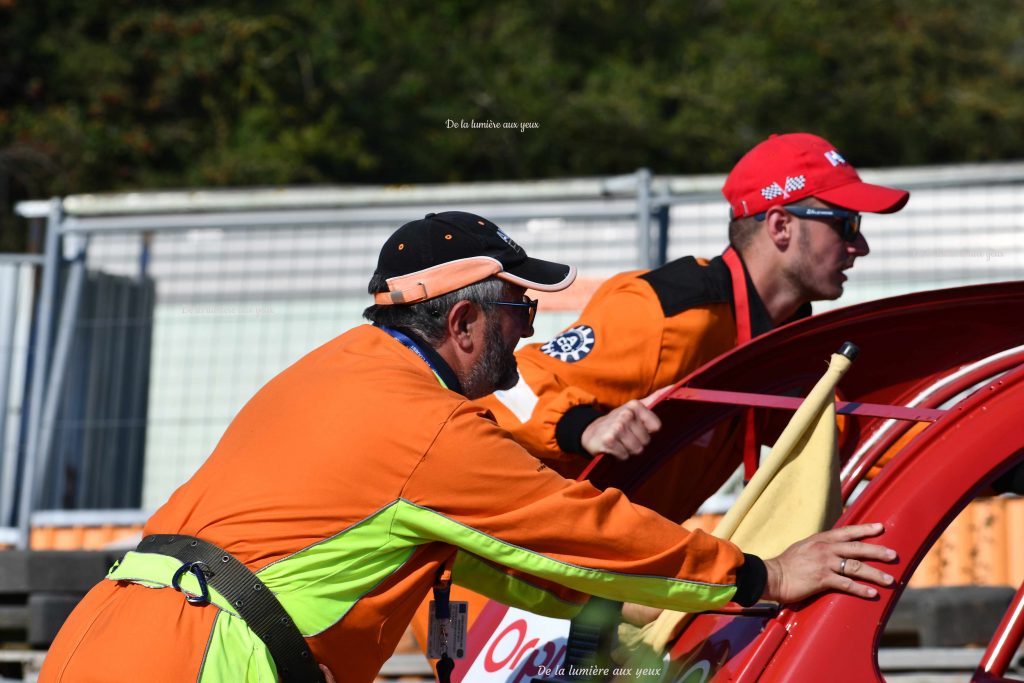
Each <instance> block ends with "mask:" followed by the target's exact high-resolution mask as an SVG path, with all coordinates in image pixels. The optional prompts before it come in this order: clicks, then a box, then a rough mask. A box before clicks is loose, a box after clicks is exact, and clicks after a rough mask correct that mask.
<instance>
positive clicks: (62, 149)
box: [0, 0, 1024, 245]
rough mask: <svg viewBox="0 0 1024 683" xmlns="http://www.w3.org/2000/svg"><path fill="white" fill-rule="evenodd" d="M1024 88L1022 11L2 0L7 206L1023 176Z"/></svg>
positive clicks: (609, 2)
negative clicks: (830, 162) (649, 183)
mask: <svg viewBox="0 0 1024 683" xmlns="http://www.w3.org/2000/svg"><path fill="white" fill-rule="evenodd" d="M1022 81H1024V6H1022V5H1021V3H1020V2H1019V0H986V1H985V2H967V1H966V0H961V1H959V2H956V1H953V0H859V1H858V2H856V3H836V2H826V1H825V0H788V1H787V2H781V1H779V0H728V1H727V0H691V1H690V2H670V1H668V0H652V1H650V2H647V3H633V2H624V1H618V0H594V1H592V2H567V1H565V0H552V1H550V2H546V3H519V2H507V3H471V2H465V1H461V0H433V1H431V2H427V1H425V0H410V1H408V2H397V1H396V2H376V1H372V0H348V1H346V2H337V3H321V2H312V1H311V0H290V1H289V2H271V1H265V2H256V1H254V0H248V1H246V0H241V1H239V2H230V3H228V2H197V1H190V0H176V1H172V2H164V3H160V4H156V3H137V2H128V1H126V0H106V1H105V2H95V1H92V0H40V1H38V2H29V1H28V0H0V193H3V196H0V202H3V203H4V204H6V205H7V208H4V209H3V214H4V215H3V219H4V220H9V213H10V209H9V204H10V203H11V202H13V201H14V200H16V199H20V198H25V197H45V196H49V195H55V194H67V193H72V192H86V191H107V190H126V189H141V188H166V187H196V186H229V185H231V186H240V185H278V184H300V183H400V182H443V181H455V180H481V179H498V178H536V177H554V176H565V175H597V174H608V173H621V172H628V171H631V170H633V169H635V168H637V167H640V166H647V167H650V168H652V169H653V170H654V171H656V172H659V173H688V172H721V171H725V170H727V169H728V168H729V166H730V165H731V164H732V163H733V162H734V161H735V159H736V158H738V156H739V155H740V154H742V153H743V152H744V151H745V150H746V149H748V148H749V147H750V146H751V145H752V144H754V143H756V142H757V141H758V140H760V139H762V138H764V137H765V136H766V135H767V134H769V133H771V132H784V131H792V130H810V131H814V132H818V133H820V134H822V135H825V136H826V137H828V138H829V139H831V140H832V141H833V142H835V143H836V144H837V145H838V146H839V147H840V148H842V149H844V150H845V151H846V153H847V156H848V157H850V158H851V160H853V161H854V162H855V163H857V164H858V165H899V164H920V163H941V162H956V161H978V160H988V159H1006V158H1019V157H1024V97H1021V96H1020V93H1021V91H1022V85H1024V82H1022ZM449 119H450V120H452V121H454V122H456V124H457V127H455V128H449V127H448V126H447V121H448V120H449ZM462 121H465V122H466V123H467V124H468V123H469V122H470V121H475V122H497V123H504V122H517V123H519V122H533V123H536V124H538V127H537V128H535V129H529V130H525V131H523V130H520V129H518V128H517V129H514V130H507V129H497V130H495V129H479V128H462V127H461V126H460V125H458V124H459V123H461V122H462ZM0 208H2V207H0ZM7 232H10V231H7ZM3 239H4V241H5V242H6V243H7V244H8V245H9V244H10V237H9V236H7V237H4V238H3Z"/></svg>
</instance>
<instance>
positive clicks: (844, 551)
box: [762, 524, 896, 603]
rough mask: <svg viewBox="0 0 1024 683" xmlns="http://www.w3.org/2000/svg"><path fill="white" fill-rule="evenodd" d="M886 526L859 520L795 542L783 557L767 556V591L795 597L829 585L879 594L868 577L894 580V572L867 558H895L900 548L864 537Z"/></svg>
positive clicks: (780, 598) (883, 582) (768, 596)
mask: <svg viewBox="0 0 1024 683" xmlns="http://www.w3.org/2000/svg"><path fill="white" fill-rule="evenodd" d="M884 530H885V528H884V527H883V526H882V525H881V524H857V525H854V526H847V527H840V528H838V529H832V530H830V531H824V532H822V533H819V534H814V535H813V536H808V537H807V538H805V539H804V540H802V541H798V542H796V543H794V544H793V545H791V546H790V547H788V548H786V550H785V551H783V553H782V554H781V555H779V556H778V557H774V558H772V559H769V560H765V567H766V568H767V570H768V581H767V585H766V587H765V590H764V594H763V595H762V597H763V598H764V599H765V600H775V601H777V602H781V603H790V602H796V601H799V600H803V599H804V598H808V597H810V596H812V595H815V594H817V593H820V592H822V591H826V590H835V591H840V592H843V593H849V594H851V595H856V596H858V597H861V598H874V597H876V596H877V595H878V590H877V589H875V588H873V587H871V586H868V585H865V583H863V582H867V583H873V584H876V585H879V586H891V585H892V584H893V577H892V576H890V575H889V574H887V573H885V572H884V571H882V570H881V569H878V568H876V567H873V566H871V565H870V564H868V563H867V562H868V561H874V562H893V561H895V560H896V551H894V550H892V549H891V548H886V547H885V546H882V545H877V544H875V543H864V542H862V541H861V539H864V538H870V537H872V536H878V535H879V534H881V533H882V532H883V531H884ZM836 567H838V568H839V571H836Z"/></svg>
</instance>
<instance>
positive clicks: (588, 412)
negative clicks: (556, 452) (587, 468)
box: [555, 405, 604, 458]
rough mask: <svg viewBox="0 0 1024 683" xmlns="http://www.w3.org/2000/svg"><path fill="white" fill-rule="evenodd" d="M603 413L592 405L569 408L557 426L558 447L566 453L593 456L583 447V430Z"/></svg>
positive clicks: (556, 438)
mask: <svg viewBox="0 0 1024 683" xmlns="http://www.w3.org/2000/svg"><path fill="white" fill-rule="evenodd" d="M602 415H604V413H602V412H601V411H600V410H598V409H597V408H595V407H594V406H592V405H580V406H573V407H572V408H569V410H567V411H565V414H564V415H562V419H560V420H559V421H558V424H557V425H556V426H555V441H556V442H558V447H559V448H561V449H562V450H563V451H565V452H566V453H578V454H579V455H585V456H586V457H588V458H590V457H592V456H591V455H590V453H587V452H586V451H585V450H584V449H583V430H585V429H586V428H587V427H589V426H590V423H591V422H593V421H594V420H596V419H597V418H599V417H601V416H602Z"/></svg>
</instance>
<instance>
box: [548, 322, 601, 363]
mask: <svg viewBox="0 0 1024 683" xmlns="http://www.w3.org/2000/svg"><path fill="white" fill-rule="evenodd" d="M540 350H541V352H542V353H546V354H547V355H549V356H551V357H552V358H557V359H558V360H560V361H562V362H565V363H575V362H576V361H580V360H583V359H584V358H586V357H587V355H588V354H589V353H590V352H591V351H593V350H594V328H592V327H588V326H587V325H577V326H576V327H570V328H569V329H567V330H566V331H565V332H563V333H562V334H560V335H558V336H557V337H555V338H554V339H552V340H551V341H549V342H548V343H547V344H545V345H544V346H542V347H540Z"/></svg>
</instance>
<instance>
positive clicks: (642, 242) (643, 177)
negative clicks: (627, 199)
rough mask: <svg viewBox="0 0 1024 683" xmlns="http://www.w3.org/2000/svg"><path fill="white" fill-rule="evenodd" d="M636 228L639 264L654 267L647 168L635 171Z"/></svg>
mask: <svg viewBox="0 0 1024 683" xmlns="http://www.w3.org/2000/svg"><path fill="white" fill-rule="evenodd" d="M636 228H637V231H638V233H637V246H638V250H639V252H640V264H639V265H640V267H641V268H654V267H655V266H657V265H658V264H657V256H656V255H655V253H654V248H653V245H652V243H651V171H650V169H647V168H641V169H638V170H637V172H636Z"/></svg>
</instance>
